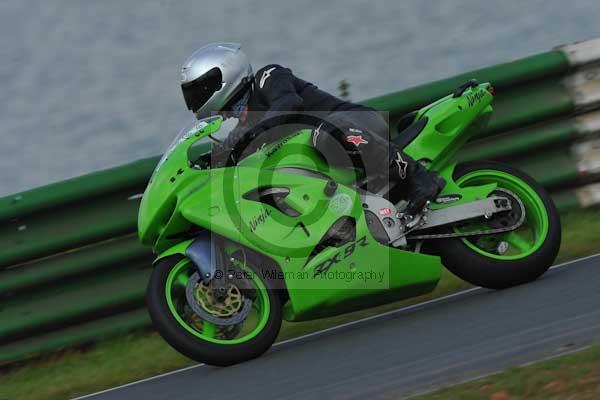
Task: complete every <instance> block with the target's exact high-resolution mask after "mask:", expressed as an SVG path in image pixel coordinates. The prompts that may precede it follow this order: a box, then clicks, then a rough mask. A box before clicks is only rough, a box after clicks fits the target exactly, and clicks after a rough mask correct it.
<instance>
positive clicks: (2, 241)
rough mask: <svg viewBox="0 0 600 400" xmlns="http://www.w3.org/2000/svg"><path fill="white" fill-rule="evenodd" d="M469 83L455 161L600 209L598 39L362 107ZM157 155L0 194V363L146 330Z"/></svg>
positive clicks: (399, 102) (409, 102) (395, 115)
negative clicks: (477, 84)
mask: <svg viewBox="0 0 600 400" xmlns="http://www.w3.org/2000/svg"><path fill="white" fill-rule="evenodd" d="M470 78H476V79H479V80H480V81H490V82H492V83H493V85H494V87H495V88H496V93H497V94H496V99H495V102H494V108H495V113H494V116H493V118H492V120H491V121H490V125H489V127H488V128H487V129H486V130H485V131H484V132H481V134H480V135H479V136H478V137H477V138H476V140H474V141H472V142H471V143H470V144H469V145H468V146H466V147H465V149H463V151H462V152H461V153H460V158H461V160H473V159H500V160H504V161H508V162H510V163H512V164H515V165H517V166H518V167H520V168H522V169H524V170H525V171H527V172H529V173H530V174H532V175H533V176H534V177H535V178H536V179H538V180H539V181H540V182H541V183H542V184H543V185H545V186H546V187H547V188H549V189H550V190H551V192H552V194H553V196H554V198H555V200H556V202H557V204H558V205H559V207H560V208H562V209H566V208H569V207H579V206H581V207H587V206H591V205H595V204H598V203H600V182H596V181H599V180H600V179H599V178H600V139H598V137H600V135H598V133H600V39H599V40H591V41H586V42H582V43H578V44H573V45H568V46H563V47H559V48H557V49H555V50H552V51H550V52H546V53H543V54H539V55H535V56H532V57H528V58H524V59H520V60H516V61H513V62H510V63H506V64H500V65H496V66H493V67H489V68H484V69H481V70H477V71H472V72H469V73H466V74H462V75H459V76H456V77H452V78H449V79H444V80H440V81H437V82H433V83H429V84H426V85H422V86H418V87H414V88H411V89H407V90H404V91H400V92H397V93H392V94H388V95H385V96H382V97H378V98H374V99H370V100H367V101H365V103H366V104H368V105H371V106H373V107H375V108H378V109H381V110H385V111H389V112H390V121H391V124H392V126H394V125H395V122H396V121H397V120H398V119H399V117H400V116H402V115H403V114H405V113H407V112H410V111H412V110H414V109H417V108H419V107H421V106H423V105H425V104H427V103H429V102H431V101H433V100H435V99H437V98H439V97H442V96H444V95H446V94H448V93H450V92H451V91H452V90H453V89H454V88H455V87H457V86H458V85H459V84H461V83H463V82H464V81H465V80H466V79H470ZM596 109H598V110H597V111H595V110H596ZM157 160H158V159H157V157H152V158H148V159H144V160H140V161H136V162H133V163H130V164H127V165H124V166H121V167H117V168H112V169H108V170H104V171H99V172H96V173H93V174H89V175H86V176H82V177H79V178H75V179H71V180H68V181H64V182H58V183H55V184H51V185H48V186H45V187H41V188H37V189H33V190H30V191H27V192H23V193H18V194H15V195H11V196H7V197H4V198H0V364H2V363H9V362H14V361H16V360H22V359H25V358H28V357H31V356H35V355H38V354H43V353H46V352H50V351H54V350H57V349H61V348H65V347H69V346H73V345H77V344H81V343H85V342H89V341H94V340H99V339H101V338H104V337H107V336H110V335H116V334H120V333H123V332H127V331H130V330H132V329H138V328H144V327H148V326H149V325H150V321H149V318H148V316H147V314H146V311H145V309H144V296H143V295H144V290H145V285H146V282H147V280H148V276H149V273H150V268H149V267H150V264H151V260H152V254H151V253H150V250H149V249H148V248H145V247H142V246H141V245H140V244H138V242H137V238H136V234H135V231H136V217H137V208H138V206H139V194H140V193H141V192H142V191H143V190H144V187H145V185H146V182H147V180H148V178H149V176H150V174H151V172H152V170H153V169H154V166H155V165H156V163H157Z"/></svg>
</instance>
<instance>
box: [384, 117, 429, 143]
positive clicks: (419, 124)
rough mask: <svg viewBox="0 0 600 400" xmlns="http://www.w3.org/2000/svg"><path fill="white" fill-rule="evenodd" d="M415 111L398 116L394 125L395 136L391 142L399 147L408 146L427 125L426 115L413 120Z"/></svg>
mask: <svg viewBox="0 0 600 400" xmlns="http://www.w3.org/2000/svg"><path fill="white" fill-rule="evenodd" d="M416 116H417V111H413V112H411V113H409V114H406V115H404V116H402V117H401V118H400V120H399V121H398V124H397V125H396V132H397V134H396V136H395V137H394V138H392V142H393V143H394V144H396V145H397V146H398V147H400V148H401V149H403V148H405V147H406V146H408V145H409V144H410V143H411V142H412V141H413V140H414V139H415V138H416V137H417V136H419V134H420V133H421V132H422V131H423V128H425V125H427V121H428V119H427V117H423V118H421V119H419V120H418V121H415V117H416Z"/></svg>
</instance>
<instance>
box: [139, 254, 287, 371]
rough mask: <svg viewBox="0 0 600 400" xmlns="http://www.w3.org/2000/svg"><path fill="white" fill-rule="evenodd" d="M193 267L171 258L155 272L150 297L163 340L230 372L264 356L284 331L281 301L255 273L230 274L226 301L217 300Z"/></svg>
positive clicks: (242, 268) (244, 269) (238, 269)
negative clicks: (232, 367) (281, 329)
mask: <svg viewBox="0 0 600 400" xmlns="http://www.w3.org/2000/svg"><path fill="white" fill-rule="evenodd" d="M196 271H197V269H196V268H195V266H194V265H193V263H192V262H191V261H190V260H189V259H187V258H182V257H170V258H168V259H165V260H164V261H162V262H160V263H159V264H158V265H157V266H156V267H155V269H154V271H153V273H152V276H151V278H150V282H149V284H148V288H147V291H146V302H147V305H148V310H149V313H150V317H151V318H152V321H153V323H154V326H155V327H156V329H157V330H158V331H159V333H160V334H161V336H162V337H163V338H164V339H165V340H166V341H167V342H168V343H169V344H170V345H171V346H173V347H174V348H175V349H176V350H178V351H179V352H180V353H182V354H184V355H185V356H187V357H190V358H192V359H194V360H196V361H200V362H204V363H206V364H211V365H218V366H226V365H231V364H236V363H239V362H242V361H246V360H249V359H252V358H255V357H258V356H260V355H261V354H262V353H264V352H265V351H267V350H268V349H269V347H270V346H271V345H272V344H273V342H274V341H275V339H276V337H277V334H278V333H279V329H280V327H281V301H280V299H279V296H278V295H277V292H276V291H275V290H273V289H272V288H271V284H270V282H269V281H268V280H266V279H264V278H263V275H264V274H261V273H260V271H259V270H258V268H257V267H254V266H250V265H247V264H246V265H240V263H238V264H237V265H236V266H235V267H234V268H233V270H229V271H228V276H230V277H232V279H231V280H228V281H227V284H226V285H225V291H226V295H225V298H224V299H220V300H218V299H216V298H215V296H214V294H213V291H212V290H211V289H210V288H209V285H207V284H206V283H204V282H203V281H202V280H201V279H200V278H199V275H198V273H197V272H196Z"/></svg>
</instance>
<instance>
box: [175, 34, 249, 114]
mask: <svg viewBox="0 0 600 400" xmlns="http://www.w3.org/2000/svg"><path fill="white" fill-rule="evenodd" d="M241 47H242V46H241V45H240V44H237V43H212V44H209V45H207V46H204V47H202V48H200V49H198V50H196V51H195V52H194V54H192V55H191V57H190V58H188V59H187V61H186V62H185V63H184V64H183V67H182V68H181V91H182V92H183V98H184V99H185V103H186V105H187V107H188V109H189V110H191V111H192V112H193V113H194V114H196V117H197V118H198V119H200V118H204V117H207V116H209V115H210V114H211V112H219V111H225V110H226V109H227V107H230V106H231V104H232V102H235V101H237V100H239V98H241V97H243V95H244V94H245V92H247V89H248V88H249V87H250V84H251V83H252V77H253V75H252V66H251V65H250V62H249V61H248V57H247V56H246V54H245V53H244V52H243V51H242V50H240V48H241Z"/></svg>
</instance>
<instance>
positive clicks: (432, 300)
mask: <svg viewBox="0 0 600 400" xmlns="http://www.w3.org/2000/svg"><path fill="white" fill-rule="evenodd" d="M598 256H600V254H593V255H591V256H587V257H582V258H578V259H576V260H572V261H567V262H564V263H561V264H557V265H553V266H552V267H550V270H553V269H556V268H560V267H564V266H565V265H569V264H574V263H577V262H581V261H585V260H589V259H591V258H594V257H598ZM480 290H486V289H484V288H481V287H474V288H470V289H466V290H462V291H460V292H456V293H452V294H449V295H447V296H443V297H437V298H435V299H431V300H427V301H424V302H422V303H417V304H413V305H410V306H406V307H402V308H398V309H396V310H391V311H387V312H384V313H382V314H377V315H371V316H370V317H365V318H361V319H357V320H356V321H350V322H346V323H344V324H341V325H336V326H333V327H331V328H327V329H323V330H320V331H317V332H312V333H308V334H306V335H303V336H298V337H296V338H292V339H287V340H284V341H281V342H277V343H275V344H274V345H273V347H277V346H281V345H284V344H288V343H293V342H298V341H302V340H305V339H308V338H311V337H314V336H320V335H322V334H324V333H327V332H332V331H336V330H339V329H343V328H347V327H349V326H353V325H358V324H362V323H364V322H367V321H372V320H376V319H379V318H384V317H386V316H389V315H394V314H400V313H403V312H406V311H410V310H412V309H415V308H419V307H423V306H426V305H428V304H435V303H439V302H442V301H445V300H448V299H452V298H454V297H459V296H464V295H465V294H467V293H472V292H477V291H480ZM203 366H206V364H195V365H190V366H189V367H185V368H181V369H177V370H175V371H171V372H166V373H164V374H160V375H155V376H151V377H150V378H145V379H141V380H139V381H135V382H130V383H126V384H124V385H121V386H116V387H114V388H110V389H105V390H102V391H100V392H95V393H90V394H86V395H83V396H80V397H76V398H73V399H71V400H82V399H87V398H90V397H93V396H98V395H101V394H104V393H108V392H112V391H114V390H119V389H123V388H126V387H129V386H134V385H138V384H140V383H144V382H148V381H152V380H155V379H160V378H163V377H165V376H169V375H174V374H178V373H180V372H184V371H188V370H190V369H194V368H199V367H203ZM484 376H485V375H484ZM471 380H473V379H470V380H469V381H471Z"/></svg>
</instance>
